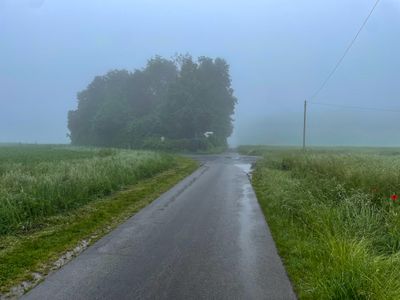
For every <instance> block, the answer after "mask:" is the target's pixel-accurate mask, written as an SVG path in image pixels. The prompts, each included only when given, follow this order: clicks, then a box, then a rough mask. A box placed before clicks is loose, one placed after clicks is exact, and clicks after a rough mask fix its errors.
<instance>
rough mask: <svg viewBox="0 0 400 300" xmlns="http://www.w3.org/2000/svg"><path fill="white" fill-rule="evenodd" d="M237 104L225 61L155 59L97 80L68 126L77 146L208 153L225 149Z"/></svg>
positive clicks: (81, 97)
mask: <svg viewBox="0 0 400 300" xmlns="http://www.w3.org/2000/svg"><path fill="white" fill-rule="evenodd" d="M236 102H237V100H236V98H235V97H234V95H233V89H232V88H231V80H230V75H229V65H228V64H227V63H226V61H225V60H223V59H220V58H216V59H212V58H209V57H200V58H198V60H197V61H194V60H193V59H192V57H190V56H187V55H185V56H182V55H180V56H177V57H176V58H174V59H173V60H168V59H165V58H162V57H159V56H156V57H154V58H152V59H150V60H149V61H148V63H147V66H146V67H145V68H144V69H142V70H135V71H134V72H133V73H132V72H129V71H126V70H114V71H110V72H108V73H107V74H106V75H103V76H97V77H95V78H94V80H93V81H92V83H90V84H89V86H88V87H87V88H86V89H85V90H83V91H81V92H79V93H78V108H77V110H72V111H70V112H69V113H68V128H69V130H70V138H71V142H72V144H74V145H92V146H109V147H133V148H153V149H154V148H156V149H163V150H191V151H194V150H207V149H210V148H212V147H223V146H226V144H227V138H228V137H229V136H230V134H231V133H232V129H233V128H232V115H233V112H234V107H235V104H236ZM206 132H209V134H208V137H206V136H205V133H206ZM210 132H212V134H211V133H210Z"/></svg>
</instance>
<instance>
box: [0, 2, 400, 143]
mask: <svg viewBox="0 0 400 300" xmlns="http://www.w3.org/2000/svg"><path fill="white" fill-rule="evenodd" d="M373 4H374V0H352V1H349V0H324V1H318V0H292V1H287V0H274V1H272V0H271V1H267V0H263V1H261V0H259V1H249V0H247V1H234V0H230V1H228V0H222V1H221V0H219V1H215V0H214V1H211V0H202V1H187V0H169V1H164V0H154V1H151V0H142V1H133V0H125V1H123V0H113V1H111V0H109V1H105V0H104V1H100V0H92V1H89V0H85V1H78V0H76V1H73V0H52V1H50V0H47V1H43V0H0V142H39V143H67V142H69V140H68V138H67V137H66V134H67V132H68V130H67V111H68V110H70V109H75V108H76V93H77V92H78V91H80V90H82V89H84V88H85V87H86V86H87V85H88V84H89V83H90V81H91V80H92V79H93V77H94V76H96V75H101V74H104V73H106V72H107V71H109V70H111V69H115V68H125V69H128V70H131V71H133V70H134V69H137V68H142V67H143V66H144V65H145V63H146V60H147V59H148V58H150V57H152V56H154V55H156V54H158V55H162V56H164V57H167V58H169V57H171V56H173V55H174V54H176V53H190V54H192V55H193V56H194V57H197V56H202V55H205V56H211V57H217V56H219V57H223V58H225V59H226V60H227V61H228V63H229V64H230V65H231V74H232V84H233V88H234V89H235V95H236V96H237V98H238V100H239V104H238V106H237V109H236V114H235V117H234V118H235V131H234V134H233V136H232V138H231V139H230V141H231V143H232V144H300V143H301V130H302V128H301V126H302V113H303V112H302V108H303V101H304V99H306V98H308V97H309V96H310V95H311V94H313V93H314V92H315V90H316V89H317V88H318V86H319V85H320V84H321V83H322V81H323V80H324V79H325V77H326V76H327V74H328V73H329V72H330V71H331V69H332V68H333V66H334V65H335V63H336V62H337V60H338V58H339V57H340V56H341V55H342V53H343V51H344V49H345V48H346V47H347V45H348V44H349V42H350V41H351V39H352V38H353V36H354V35H355V33H356V31H357V29H358V28H359V26H360V25H361V23H362V21H363V19H364V18H365V17H366V15H367V14H368V12H369V10H370V9H371V7H372V5H373ZM399 37H400V0H382V1H381V3H380V5H379V6H378V7H377V9H376V11H375V13H374V14H373V16H372V17H371V19H370V21H369V23H368V24H367V26H366V28H365V29H364V31H363V32H362V33H361V35H360V36H359V39H358V40H357V42H356V44H355V45H354V47H353V49H352V50H351V52H350V53H349V55H348V56H347V57H346V59H345V60H344V62H343V64H342V65H341V67H340V68H339V70H338V71H337V73H336V74H335V75H334V76H333V78H332V79H331V81H330V82H329V83H328V85H327V86H326V88H325V89H324V90H323V91H322V92H321V94H320V95H319V97H318V98H317V99H315V101H320V102H328V103H338V104H347V105H356V106H360V105H361V106H368V107H376V108H385V109H394V110H398V111H400V102H399V100H400V39H399ZM308 129H309V135H308V136H309V142H310V143H311V144H314V145H386V146H387V145H400V113H391V112H375V111H358V110H349V109H341V108H333V107H323V106H316V105H311V106H310V109H309V123H308Z"/></svg>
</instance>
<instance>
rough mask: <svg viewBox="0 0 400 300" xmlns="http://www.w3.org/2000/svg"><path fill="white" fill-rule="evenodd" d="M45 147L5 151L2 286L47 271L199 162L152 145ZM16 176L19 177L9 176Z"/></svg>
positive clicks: (0, 247)
mask: <svg viewBox="0 0 400 300" xmlns="http://www.w3.org/2000/svg"><path fill="white" fill-rule="evenodd" d="M1 150H2V149H0V153H1ZM25 150H26V151H29V150H28V148H26V149H25ZM3 151H5V150H4V149H3ZM7 151H9V149H8V150H7ZM43 151H50V152H53V151H56V152H57V151H61V152H60V153H62V152H64V151H76V152H74V153H70V152H68V154H67V155H65V153H64V154H60V153H58V152H57V153H56V154H55V153H53V154H49V155H43ZM22 152H24V151H22ZM38 153H40V154H38V155H39V156H43V159H32V160H30V159H28V160H24V159H21V156H18V155H17V156H18V159H17V156H15V157H13V158H12V159H10V158H9V157H10V156H8V158H3V157H2V156H1V154H0V166H1V171H0V178H1V180H0V183H1V193H0V195H1V197H0V202H2V205H3V206H2V211H1V213H2V214H3V216H6V218H5V219H1V222H2V228H3V231H2V234H1V235H0V291H1V292H3V293H4V292H6V291H7V290H8V289H9V288H10V287H11V286H13V285H15V284H16V283H18V282H21V281H22V280H27V279H28V280H29V279H30V278H31V276H32V273H33V272H38V273H41V274H46V273H47V272H48V271H49V270H50V269H51V268H52V263H53V262H54V261H55V260H57V258H59V257H60V255H61V254H62V253H65V251H66V250H71V249H72V248H74V247H75V246H76V245H77V244H78V243H79V241H81V240H84V239H90V240H91V241H92V242H93V241H94V240H96V239H98V238H99V237H101V236H102V235H104V234H105V233H106V232H108V231H109V230H110V229H111V228H113V227H115V226H116V225H117V224H119V223H121V222H122V221H123V220H125V219H126V218H128V217H129V216H131V215H132V214H134V213H135V212H137V211H138V210H140V209H141V208H143V207H144V206H146V205H147V204H148V203H149V202H151V201H152V200H154V199H155V198H157V197H158V196H159V195H160V194H161V193H163V192H165V191H167V190H168V189H169V188H171V187H172V186H173V185H174V184H176V183H177V182H178V181H179V180H181V179H182V178H184V177H185V176H187V175H188V174H190V173H191V172H192V171H193V170H194V169H195V168H196V167H197V164H196V163H195V162H193V161H191V160H188V159H184V158H178V157H175V156H170V155H167V156H165V155H162V154H156V153H152V152H135V151H119V150H118V151H116V150H76V149H58V148H52V147H51V148H49V149H42V150H41V151H39V152H38ZM25 154H26V153H24V155H25ZM52 155H54V157H55V158H54V159H49V158H50V157H52ZM58 155H60V156H58ZM22 156H23V155H22ZM4 157H6V156H5V155H4ZM10 172H12V174H11V175H10V174H9V173H10ZM17 174H18V175H20V176H21V174H22V175H25V176H26V177H28V178H29V180H21V179H19V176H17ZM10 176H13V178H14V180H10V179H8V180H5V179H4V178H8V177H10ZM63 176H67V178H68V179H65V178H64V177H63ZM22 179H24V177H23V178H22ZM2 180H3V181H2ZM3 182H6V183H7V184H4V183H3ZM13 182H14V183H13ZM13 187H14V189H12V188H13ZM80 189H83V191H76V190H80ZM28 191H29V193H28ZM4 195H6V196H4ZM26 195H30V197H26ZM39 195H40V197H39ZM10 197H15V198H13V199H11V198H10ZM16 197H20V198H16ZM26 199H28V200H26ZM12 201H15V203H13V202H12ZM4 203H6V204H4ZM41 209H43V211H40V210H41ZM7 212H8V213H10V212H11V214H12V216H13V217H12V218H11V217H9V215H8V214H7Z"/></svg>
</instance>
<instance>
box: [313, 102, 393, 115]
mask: <svg viewBox="0 0 400 300" xmlns="http://www.w3.org/2000/svg"><path fill="white" fill-rule="evenodd" d="M308 103H310V104H315V105H324V106H333V107H339V108H348V109H357V110H372V111H384V112H392V113H400V110H393V109H386V108H375V107H365V106H350V105H341V104H333V103H325V102H308Z"/></svg>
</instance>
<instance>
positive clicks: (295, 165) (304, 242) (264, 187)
mask: <svg viewBox="0 0 400 300" xmlns="http://www.w3.org/2000/svg"><path fill="white" fill-rule="evenodd" d="M247 149H248V148H247ZM242 151H244V149H243V148H242ZM253 151H257V152H258V153H259V154H262V155H263V156H264V159H263V160H261V161H259V162H258V164H257V168H256V171H255V173H254V177H253V185H254V187H255V190H256V193H257V196H258V199H259V202H260V204H261V207H262V209H263V210H264V213H265V215H266V218H267V220H268V224H269V225H270V227H271V231H272V233H273V236H274V239H275V241H276V243H277V247H278V249H279V252H280V255H281V256H282V258H283V260H284V263H285V266H286V269H287V271H288V273H289V276H290V278H291V279H292V281H293V283H294V286H295V289H296V291H297V293H298V295H299V298H300V299H400V281H399V280H398V276H397V273H398V270H399V268H400V205H399V200H396V196H394V195H397V193H399V192H400V171H399V170H400V155H399V154H398V153H399V152H398V150H396V149H391V150H388V149H361V150H360V151H357V150H356V149H347V150H346V149H336V150H335V151H331V150H329V149H317V150H311V151H308V152H306V153H304V152H302V151H299V150H295V149H282V148H281V149H278V148H261V147H258V148H257V149H255V150H253ZM392 198H393V199H392Z"/></svg>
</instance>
